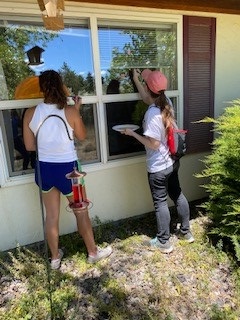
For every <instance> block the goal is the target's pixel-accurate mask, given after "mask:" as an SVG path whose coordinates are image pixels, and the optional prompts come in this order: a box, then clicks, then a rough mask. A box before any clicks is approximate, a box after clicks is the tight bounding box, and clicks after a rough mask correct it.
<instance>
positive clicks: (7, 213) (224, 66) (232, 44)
mask: <svg viewBox="0 0 240 320" xmlns="http://www.w3.org/2000/svg"><path fill="white" fill-rule="evenodd" d="M20 2H25V3H26V4H25V6H24V10H23V9H22V7H23V6H20V5H19V4H20ZM31 2H32V1H27V0H25V1H14V2H13V1H5V2H4V1H1V3H0V14H5V15H6V14H7V13H11V14H18V15H19V14H21V15H22V16H23V17H24V12H30V13H33V14H36V13H38V14H40V12H38V11H39V9H38V7H37V6H36V5H35V4H34V5H33V4H32V3H31ZM12 3H13V4H12ZM71 7H74V4H73V3H71ZM90 7H91V6H90ZM97 7H98V6H97V5H94V6H93V7H92V8H94V10H97ZM84 8H85V9H86V5H84ZM100 8H105V9H104V12H106V10H108V8H111V10H110V11H109V14H110V12H111V16H114V14H113V11H112V8H113V7H110V6H109V7H108V6H104V7H102V6H101V7H100ZM66 9H67V7H66ZM124 9H125V10H126V9H127V8H124ZM120 10H121V9H120V8H119V7H118V11H117V15H118V16H120V15H121V11H120ZM134 10H135V9H133V8H131V9H129V11H128V14H129V12H132V14H135V13H134V12H135V11H134ZM143 11H148V10H147V9H139V10H138V13H139V12H143ZM150 11H151V12H153V10H152V9H151V10H150ZM158 12H159V13H162V12H164V13H166V14H175V15H180V16H182V15H183V14H185V13H184V12H181V11H172V10H171V11H167V10H165V11H163V10H159V11H157V10H154V13H155V14H157V13H158ZM187 14H188V15H203V16H204V15H205V16H210V14H209V13H208V14H205V13H196V12H187ZM211 16H212V17H216V19H217V41H216V43H217V44H216V83H215V85H216V86H215V114H216V115H219V114H221V112H222V111H223V110H224V108H225V107H226V105H227V102H228V101H230V100H232V99H236V98H238V97H239V83H240V81H239V80H240V79H239V78H240V64H239V63H238V59H239V52H240V32H239V31H240V30H239V29H240V16H235V15H224V14H212V15H211ZM200 90H201V88H200ZM0 141H1V142H2V139H1V137H0ZM204 156H205V154H194V155H188V156H185V157H184V158H183V159H182V160H181V168H180V180H181V185H182V189H183V191H184V193H185V195H186V196H187V198H188V200H189V201H193V200H196V199H201V198H203V197H204V196H205V195H206V194H205V191H204V189H203V188H202V187H201V186H200V185H201V184H203V182H204V181H202V180H201V179H197V178H195V177H194V175H195V173H199V172H201V170H202V169H203V166H204V165H203V163H202V161H201V160H202V159H203V158H204ZM0 161H1V167H0V183H1V188H0V217H1V224H0V250H7V249H10V248H13V247H16V245H17V244H20V245H25V244H29V243H33V242H36V241H39V240H42V239H43V228H42V218H41V206H40V201H39V192H38V188H37V187H36V185H35V183H34V182H33V175H32V176H27V177H23V178H22V179H21V181H19V179H17V178H11V179H10V180H9V179H8V178H7V173H6V171H5V166H4V163H5V161H6V159H5V155H4V150H3V145H2V143H1V144H0ZM83 170H84V171H86V172H87V176H86V178H85V180H86V186H87V193H88V198H89V199H90V200H91V201H92V203H93V206H92V208H91V209H90V216H91V217H92V218H94V217H96V216H97V217H98V218H99V219H100V220H101V221H107V220H118V219H123V218H127V217H131V216H137V215H141V214H143V213H147V212H150V211H153V205H152V200H151V194H150V191H149V187H148V182H147V174H146V166H145V157H140V158H139V157H138V158H132V159H123V160H120V161H113V162H111V164H107V165H106V164H98V165H86V166H83ZM171 204H172V203H171V202H169V205H171ZM66 205H67V203H66V200H65V199H64V198H62V203H61V219H60V234H66V233H70V232H74V231H76V225H75V219H74V216H73V214H72V213H70V212H68V211H67V210H66Z"/></svg>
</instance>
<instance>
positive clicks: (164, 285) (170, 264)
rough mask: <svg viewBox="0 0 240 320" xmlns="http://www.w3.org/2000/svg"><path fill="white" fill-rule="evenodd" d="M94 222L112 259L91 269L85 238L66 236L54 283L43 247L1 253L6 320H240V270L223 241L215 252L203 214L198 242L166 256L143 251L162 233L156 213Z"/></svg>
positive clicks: (196, 223)
mask: <svg viewBox="0 0 240 320" xmlns="http://www.w3.org/2000/svg"><path fill="white" fill-rule="evenodd" d="M193 211H195V213H196V207H195V206H194V207H193V208H192V212H193ZM195 213H194V212H193V215H195ZM173 215H174V213H173ZM95 222H96V224H98V226H97V227H96V228H95V236H96V240H97V242H98V243H99V244H100V245H103V246H104V245H105V244H106V243H111V244H112V246H113V249H114V252H113V254H112V255H111V257H110V258H109V259H107V260H105V261H101V262H99V263H97V264H95V265H90V264H88V263H87V262H86V251H85V247H84V244H83V241H82V239H81V238H80V237H79V236H78V235H77V234H75V233H74V234H69V235H64V236H61V237H60V243H61V247H63V248H64V252H65V256H64V259H63V263H62V267H61V269H60V270H59V271H50V284H49V282H48V276H47V272H46V270H47V268H46V261H45V259H44V250H43V245H42V244H40V245H39V246H36V245H35V246H30V247H26V248H24V247H18V248H16V250H13V251H11V252H2V253H1V254H0V271H1V278H0V290H1V293H0V297H1V298H0V299H1V300H0V319H1V320H3V319H4V320H5V319H9V320H10V319H11V320H27V319H34V320H48V319H54V320H57V319H59V320H60V319H61V320H64V319H68V320H90V319H94V320H103V319H105V320H106V319H111V320H125V319H126V320H134V319H136V320H137V319H142V320H176V319H184V320H185V319H188V320H196V319H201V320H204V319H206V320H239V319H240V301H239V297H240V271H239V268H238V266H237V265H236V263H235V262H234V259H233V258H232V257H231V255H230V254H229V253H227V252H224V251H223V245H222V243H221V241H219V242H218V243H217V245H215V246H213V245H212V243H211V241H210V238H209V237H208V235H207V234H206V230H207V226H208V219H207V217H205V216H204V215H202V214H201V212H199V211H198V210H197V215H196V216H194V218H193V219H192V221H191V223H192V230H193V233H194V235H195V238H196V241H195V242H194V243H193V244H187V243H185V242H184V241H176V239H175V240H174V242H175V250H174V251H173V253H171V254H167V255H164V254H161V253H160V252H159V251H158V250H157V249H151V248H149V247H147V246H146V245H144V240H146V239H149V238H150V237H152V236H154V235H155V233H156V223H155V217H154V214H148V215H145V216H143V217H139V218H138V219H127V220H126V221H122V222H118V223H114V222H109V223H107V224H101V223H100V221H99V219H96V220H95ZM49 288H50V289H51V295H49ZM50 297H51V299H49V298H50ZM50 302H51V303H50Z"/></svg>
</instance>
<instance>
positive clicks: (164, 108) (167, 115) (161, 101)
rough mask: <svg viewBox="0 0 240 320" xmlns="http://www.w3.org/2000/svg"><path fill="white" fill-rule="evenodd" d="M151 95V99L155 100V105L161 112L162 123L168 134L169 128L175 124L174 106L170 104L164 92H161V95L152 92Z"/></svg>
mask: <svg viewBox="0 0 240 320" xmlns="http://www.w3.org/2000/svg"><path fill="white" fill-rule="evenodd" d="M150 94H151V97H152V98H153V99H155V105H156V106H157V107H158V108H159V109H160V110H161V115H162V121H163V125H164V127H165V130H166V134H167V133H168V130H169V128H170V127H171V126H172V125H173V124H174V123H175V118H174V114H173V110H172V106H171V105H170V104H169V100H168V98H167V97H166V95H165V91H164V90H161V91H159V94H156V93H154V92H152V91H151V90H150Z"/></svg>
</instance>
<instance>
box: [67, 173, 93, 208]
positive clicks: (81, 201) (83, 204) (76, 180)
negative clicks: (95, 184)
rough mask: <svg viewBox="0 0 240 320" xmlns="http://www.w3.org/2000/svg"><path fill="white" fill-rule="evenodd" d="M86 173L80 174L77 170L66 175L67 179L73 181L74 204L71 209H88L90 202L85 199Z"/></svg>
mask: <svg viewBox="0 0 240 320" xmlns="http://www.w3.org/2000/svg"><path fill="white" fill-rule="evenodd" d="M85 175H86V172H79V171H78V170H77V169H76V168H73V171H72V172H70V173H68V174H66V178H67V179H71V183H72V191H73V203H71V205H70V208H71V209H78V210H83V209H85V208H87V207H88V205H89V201H88V200H87V199H85V194H84V193H83V177H84V176H85Z"/></svg>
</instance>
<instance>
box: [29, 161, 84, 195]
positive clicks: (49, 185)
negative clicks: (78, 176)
mask: <svg viewBox="0 0 240 320" xmlns="http://www.w3.org/2000/svg"><path fill="white" fill-rule="evenodd" d="M39 166H40V173H41V180H42V181H41V190H42V191H43V192H49V191H50V190H52V189H53V188H54V187H55V188H57V189H58V190H59V191H60V192H61V193H62V194H63V195H65V196H70V195H71V194H72V183H71V179H67V178H66V174H67V173H70V172H72V171H73V168H74V167H76V168H77V169H78V170H79V171H81V165H80V162H79V161H72V162H66V163H56V162H43V161H39ZM35 182H36V184H37V185H38V186H39V181H38V166H37V165H36V168H35ZM81 183H82V184H84V181H83V180H82V181H81Z"/></svg>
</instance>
